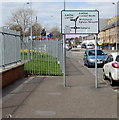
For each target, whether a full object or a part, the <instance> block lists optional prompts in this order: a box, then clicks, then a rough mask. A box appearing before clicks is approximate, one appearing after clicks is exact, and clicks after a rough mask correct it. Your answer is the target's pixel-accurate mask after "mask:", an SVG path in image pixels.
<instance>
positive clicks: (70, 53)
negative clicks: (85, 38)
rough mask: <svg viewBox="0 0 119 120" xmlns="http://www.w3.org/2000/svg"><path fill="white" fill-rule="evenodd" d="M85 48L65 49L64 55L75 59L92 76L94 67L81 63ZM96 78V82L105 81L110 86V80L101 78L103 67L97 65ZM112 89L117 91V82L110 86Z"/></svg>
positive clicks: (118, 87) (118, 84)
mask: <svg viewBox="0 0 119 120" xmlns="http://www.w3.org/2000/svg"><path fill="white" fill-rule="evenodd" d="M84 52H85V49H81V50H77V51H76V50H74V51H67V53H66V56H67V58H73V59H76V60H77V61H78V62H79V63H80V64H81V65H82V66H83V67H85V68H86V69H87V70H88V71H89V72H90V73H91V74H92V75H93V76H95V68H94V67H92V68H88V67H87V66H85V65H84V63H83V56H84ZM106 53H107V54H109V51H106ZM97 80H98V83H106V84H107V85H108V86H110V82H109V81H108V80H106V81H105V80H104V79H103V68H102V67H98V68H97ZM110 87H111V88H112V90H114V91H116V92H119V83H117V84H116V85H115V86H113V87H112V86H110Z"/></svg>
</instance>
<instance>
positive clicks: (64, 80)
mask: <svg viewBox="0 0 119 120" xmlns="http://www.w3.org/2000/svg"><path fill="white" fill-rule="evenodd" d="M65 38H66V35H65V34H64V35H63V73H64V74H63V84H64V87H66V48H65V46H66V43H65Z"/></svg>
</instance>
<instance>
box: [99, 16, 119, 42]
mask: <svg viewBox="0 0 119 120" xmlns="http://www.w3.org/2000/svg"><path fill="white" fill-rule="evenodd" d="M98 38H99V39H100V40H102V41H103V43H105V44H114V43H116V39H117V41H118V43H119V16H116V17H113V18H110V19H108V24H107V25H106V26H105V27H104V28H103V29H102V30H101V31H100V32H99V34H98Z"/></svg>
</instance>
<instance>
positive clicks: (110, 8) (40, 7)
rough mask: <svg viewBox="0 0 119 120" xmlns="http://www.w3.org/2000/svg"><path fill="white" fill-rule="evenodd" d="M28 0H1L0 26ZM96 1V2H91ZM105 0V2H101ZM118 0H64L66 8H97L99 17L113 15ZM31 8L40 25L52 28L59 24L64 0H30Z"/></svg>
mask: <svg viewBox="0 0 119 120" xmlns="http://www.w3.org/2000/svg"><path fill="white" fill-rule="evenodd" d="M29 1H30V0H3V1H2V2H1V4H0V9H1V10H0V15H1V17H0V18H2V19H0V26H4V25H5V24H6V22H7V21H8V19H9V18H10V17H11V13H12V12H14V11H15V10H16V9H18V8H23V7H29V5H28V4H26V3H27V2H29ZM93 1H96V2H93ZM103 1H105V2H103ZM117 1H118V0H65V5H66V6H65V9H66V10H69V9H71V10H80V9H83V10H84V9H86V10H88V9H93V10H94V9H96V10H99V16H100V18H111V17H114V16H115V14H116V13H115V10H116V6H115V5H114V4H112V2H115V3H116V4H117ZM31 2H32V9H34V10H35V11H37V14H36V16H37V21H38V22H39V23H40V24H41V25H42V27H47V28H52V27H53V26H58V27H60V26H61V10H63V9H64V0H31ZM34 19H35V18H34Z"/></svg>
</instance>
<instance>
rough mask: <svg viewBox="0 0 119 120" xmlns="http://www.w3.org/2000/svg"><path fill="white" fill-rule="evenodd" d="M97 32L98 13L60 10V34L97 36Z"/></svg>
mask: <svg viewBox="0 0 119 120" xmlns="http://www.w3.org/2000/svg"><path fill="white" fill-rule="evenodd" d="M98 31H99V11H97V10H62V11H61V32H62V34H97V33H98Z"/></svg>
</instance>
